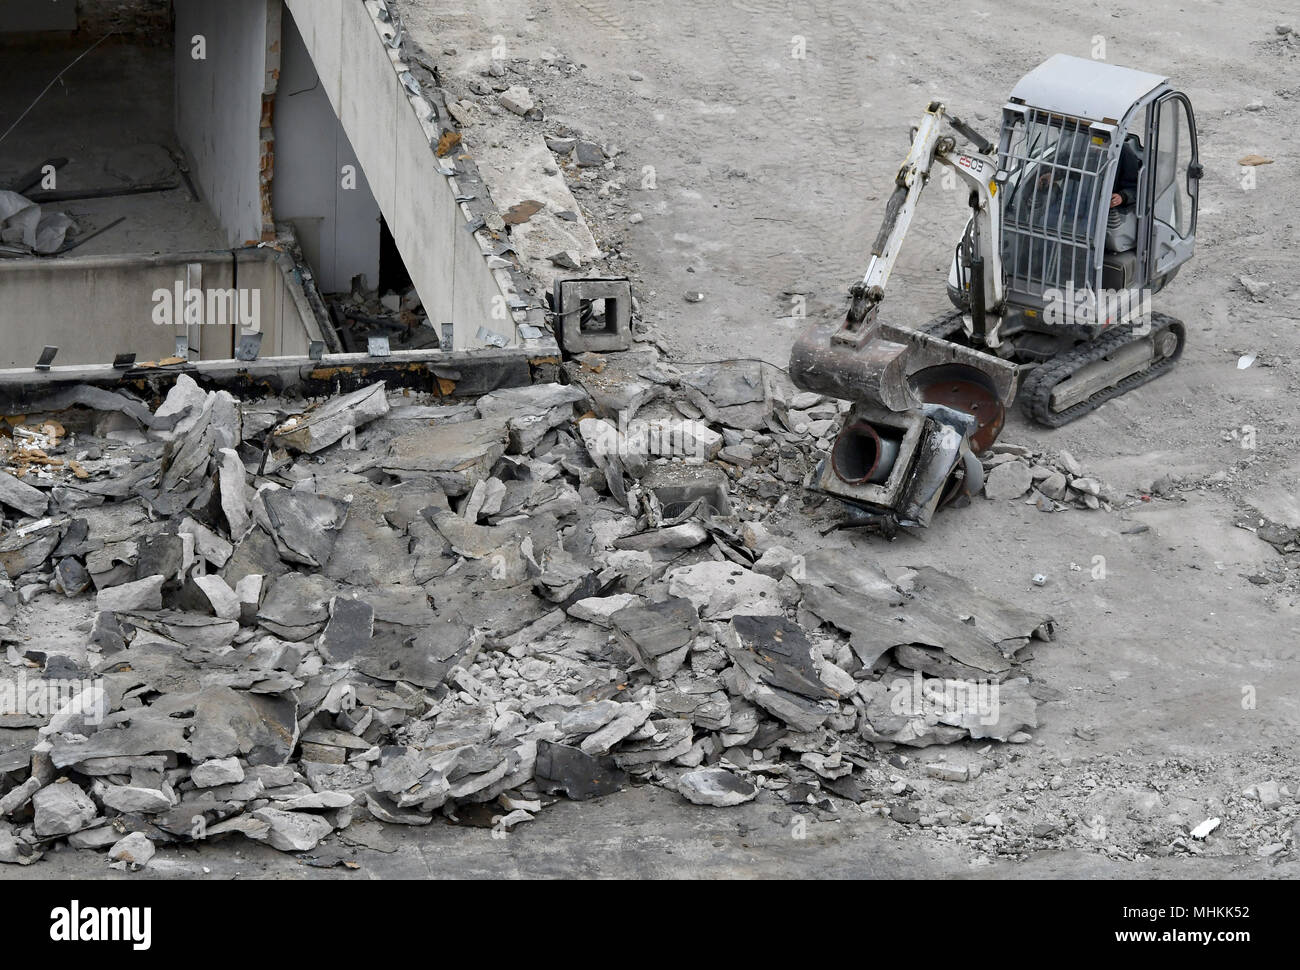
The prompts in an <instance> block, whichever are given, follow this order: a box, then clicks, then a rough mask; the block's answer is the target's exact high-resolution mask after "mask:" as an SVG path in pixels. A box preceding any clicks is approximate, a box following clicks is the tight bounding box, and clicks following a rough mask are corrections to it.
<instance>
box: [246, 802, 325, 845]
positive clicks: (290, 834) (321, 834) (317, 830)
mask: <svg viewBox="0 0 1300 970" xmlns="http://www.w3.org/2000/svg"><path fill="white" fill-rule="evenodd" d="M253 818H255V819H257V820H258V821H260V822H265V823H266V824H267V825H268V826H269V827H270V830H269V832H268V833H267V841H269V842H270V843H271V847H272V848H275V849H279V850H280V851H281V852H307V851H309V850H311V849H314V848H316V846H317V845H319V844H320V840H321V839H323V838H325V836H327V835H329V834H330V833H331V832H332V831H334V826H332V825H330V823H329V822H327V821H325V819H323V818H321V817H320V816H319V815H307V814H305V813H303V812H283V811H281V810H280V809H278V808H262V809H258V810H257V811H256V812H254V813H253Z"/></svg>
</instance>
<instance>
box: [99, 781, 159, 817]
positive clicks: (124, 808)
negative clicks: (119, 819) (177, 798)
mask: <svg viewBox="0 0 1300 970" xmlns="http://www.w3.org/2000/svg"><path fill="white" fill-rule="evenodd" d="M99 798H100V801H102V802H103V803H104V807H105V808H111V809H113V810H114V811H116V812H124V813H127V814H134V813H143V814H145V815H155V814H157V813H158V812H165V811H167V810H168V809H169V808H171V807H172V800H171V799H170V798H168V797H167V795H166V793H164V792H161V791H159V790H158V789H157V788H139V787H136V786H133V785H109V786H108V787H106V788H105V789H104V790H103V792H102V793H101V794H100V796H99Z"/></svg>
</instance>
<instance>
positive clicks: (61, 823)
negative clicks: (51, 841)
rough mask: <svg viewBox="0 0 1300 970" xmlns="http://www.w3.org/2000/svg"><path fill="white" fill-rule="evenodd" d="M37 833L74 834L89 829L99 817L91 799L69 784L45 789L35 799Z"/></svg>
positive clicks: (33, 799)
mask: <svg viewBox="0 0 1300 970" xmlns="http://www.w3.org/2000/svg"><path fill="white" fill-rule="evenodd" d="M32 809H33V810H34V813H35V823H34V827H35V830H36V834H37V835H39V836H42V837H50V836H56V835H71V834H72V833H73V832H80V831H81V830H82V829H84V828H87V827H88V826H89V825H90V823H91V822H92V821H94V819H95V817H96V816H97V815H98V814H99V811H98V809H96V807H95V803H94V802H93V801H91V799H90V796H89V795H87V794H86V793H85V792H84V791H82V790H81V789H80V788H79V787H77V785H75V784H73V783H72V782H70V781H66V780H60V781H58V782H56V783H55V784H53V785H49V786H48V787H45V788H42V789H41V790H40V791H38V792H37V793H36V794H35V796H33V798H32Z"/></svg>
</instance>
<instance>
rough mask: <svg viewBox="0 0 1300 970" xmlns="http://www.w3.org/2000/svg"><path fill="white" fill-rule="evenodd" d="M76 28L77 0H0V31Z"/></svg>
mask: <svg viewBox="0 0 1300 970" xmlns="http://www.w3.org/2000/svg"><path fill="white" fill-rule="evenodd" d="M76 29H77V0H0V33H17V32H21V31H29V30H32V31H36V30H76Z"/></svg>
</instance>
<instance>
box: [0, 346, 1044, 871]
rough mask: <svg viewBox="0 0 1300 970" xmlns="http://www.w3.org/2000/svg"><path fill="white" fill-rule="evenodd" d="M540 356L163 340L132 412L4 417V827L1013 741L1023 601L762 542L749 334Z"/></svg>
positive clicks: (806, 776) (759, 403) (74, 836)
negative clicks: (551, 375) (689, 357)
mask: <svg viewBox="0 0 1300 970" xmlns="http://www.w3.org/2000/svg"><path fill="white" fill-rule="evenodd" d="M566 369H568V373H569V374H570V376H571V380H570V383H568V384H564V385H561V384H542V385H534V386H529V387H519V388H507V389H501V390H498V391H495V392H493V393H491V394H488V395H486V396H484V397H482V398H480V399H479V400H477V401H474V402H448V401H445V400H439V399H437V398H434V397H427V398H426V397H424V396H420V395H413V394H410V393H403V392H396V391H391V390H389V389H387V388H386V387H385V386H384V385H383V384H382V383H380V384H375V385H372V386H370V387H364V388H361V389H359V390H355V391H352V392H350V393H346V394H339V395H337V396H334V397H332V398H329V399H326V400H323V401H320V402H318V403H316V404H314V405H311V406H307V405H304V404H303V403H302V402H293V401H280V400H262V401H243V402H241V401H239V400H237V399H235V398H234V397H232V396H231V395H230V394H229V393H227V392H225V391H220V390H217V391H205V390H203V389H201V388H200V387H198V385H197V384H195V382H194V381H192V380H191V379H190V378H189V377H187V376H181V377H180V378H179V379H178V380H177V382H176V384H175V386H174V388H173V389H172V390H171V391H170V392H169V393H168V394H167V396H166V399H165V400H164V401H163V402H162V404H161V406H160V407H158V408H157V409H156V410H154V411H150V410H148V409H147V408H145V407H143V406H142V405H141V404H140V402H138V401H135V400H133V399H131V398H129V397H127V396H126V395H125V394H120V393H115V392H108V391H92V390H91V389H86V388H82V389H78V390H77V391H74V392H63V393H62V394H60V395H56V396H53V397H51V398H50V399H49V400H48V401H44V402H32V404H31V406H30V407H29V408H28V409H27V412H26V415H25V416H24V418H23V419H22V420H19V421H16V420H13V419H11V420H10V426H15V425H16V427H15V428H14V430H15V437H14V442H16V443H21V442H22V441H23V440H26V441H28V442H29V443H30V441H31V440H32V439H31V437H30V435H20V434H17V433H16V431H17V428H18V427H21V428H25V429H27V430H28V431H29V432H31V434H42V435H44V437H42V438H40V439H39V440H40V443H41V444H42V445H44V447H43V448H41V449H39V450H40V451H41V454H42V456H43V460H42V461H37V462H36V463H33V460H32V455H31V454H30V453H28V454H27V457H26V458H25V459H23V460H21V461H18V460H16V459H15V455H17V453H18V452H17V451H16V450H12V449H11V450H10V451H9V452H8V453H7V454H6V455H4V456H0V460H3V462H4V466H3V470H0V503H3V506H4V509H3V511H4V514H5V515H6V516H7V517H8V518H7V521H6V525H5V527H4V529H3V532H0V638H2V640H3V644H4V647H5V651H6V659H7V669H6V670H4V671H3V672H0V694H3V693H4V691H5V690H8V691H9V693H8V694H7V695H6V696H5V697H4V698H0V699H2V700H3V701H4V707H3V712H2V713H0V861H3V862H10V863H17V864H27V863H30V862H33V861H36V860H37V859H39V858H40V856H41V854H42V853H43V852H45V851H48V850H49V849H50V848H51V846H53V845H54V844H56V843H62V842H65V841H66V843H67V844H68V845H69V846H73V847H77V848H96V849H99V848H102V849H109V850H110V856H111V857H112V859H113V860H114V864H115V865H119V866H123V867H133V868H134V867H138V866H140V865H144V864H147V862H148V859H149V856H150V855H152V851H153V848H154V846H156V845H161V844H166V843H192V842H196V841H200V840H203V839H208V838H216V837H220V836H225V835H228V834H231V833H238V834H239V835H242V836H244V837H245V838H248V839H252V840H256V841H260V842H265V843H267V844H269V845H271V846H273V847H275V848H276V849H280V850H283V851H286V852H312V851H324V848H327V847H324V848H322V849H321V850H318V849H317V847H318V846H319V845H320V843H321V841H322V840H323V839H326V838H327V837H328V836H330V835H331V833H334V832H336V831H338V830H344V829H346V828H347V827H348V826H349V825H350V824H351V823H353V822H354V821H365V820H367V819H375V820H378V821H381V822H385V823H396V824H401V825H425V824H428V823H430V822H431V821H433V820H434V819H435V818H446V819H449V820H452V821H458V822H461V823H465V824H477V825H485V826H486V825H496V826H500V827H502V828H505V829H507V830H508V829H510V828H512V827H513V826H514V825H516V824H518V823H520V822H524V821H527V820H529V819H531V818H533V817H534V816H535V815H536V813H537V812H538V811H540V810H541V809H542V808H543V807H544V806H546V805H548V804H551V803H553V802H554V801H555V800H556V798H557V797H559V796H564V797H567V798H570V799H588V798H593V797H596V796H600V795H604V794H607V793H609V792H612V791H615V790H618V789H620V788H622V787H625V786H627V785H629V784H632V783H653V784H657V785H660V786H663V787H665V788H668V789H670V790H674V791H676V792H679V793H680V794H681V795H682V796H683V797H685V798H686V799H688V800H689V801H691V802H694V803H697V804H702V805H713V806H728V805H736V804H740V803H742V802H746V801H749V800H751V799H754V798H755V797H756V796H758V795H759V794H760V792H765V793H766V794H765V795H764V797H765V798H775V799H778V800H780V801H782V802H785V803H788V804H790V805H791V806H794V807H795V808H796V809H797V810H801V811H817V812H832V813H833V812H837V811H845V810H848V809H849V807H850V806H854V805H856V806H860V807H861V809H862V810H866V811H872V810H877V809H874V808H872V806H873V805H883V802H878V801H876V799H877V798H878V797H879V796H880V795H881V794H882V790H883V788H884V787H885V786H886V785H887V780H886V778H885V775H884V774H883V773H882V772H881V770H880V768H879V765H880V763H881V759H882V758H884V754H883V753H882V752H883V751H887V750H889V749H890V748H891V747H892V746H894V745H899V744H901V745H910V746H926V745H932V744H948V743H952V742H955V741H959V740H961V739H965V738H977V739H993V740H998V741H1009V742H1020V741H1024V740H1027V738H1028V735H1027V734H1026V733H1025V730H1026V729H1027V728H1033V727H1035V726H1036V723H1037V722H1036V703H1035V700H1034V694H1033V690H1032V685H1031V684H1030V683H1029V680H1028V677H1027V675H1026V673H1025V672H1024V670H1023V667H1022V666H1021V661H1022V660H1023V659H1025V658H1026V656H1027V655H1028V653H1029V652H1030V651H1028V650H1026V649H1025V648H1026V647H1027V646H1029V644H1030V643H1031V641H1032V640H1033V639H1035V638H1037V639H1050V638H1051V637H1052V622H1051V619H1050V618H1049V617H1046V616H1044V615H1041V614H1036V613H1029V612H1025V611H1023V610H1020V609H1017V608H1015V607H1013V606H1011V605H1009V604H1007V603H1004V602H1001V601H998V600H996V599H993V598H991V597H988V596H986V595H984V594H982V593H980V592H978V591H977V590H975V589H973V588H971V587H969V586H968V585H966V584H965V583H963V582H961V581H960V580H957V579H955V578H953V577H950V576H947V575H944V574H943V573H940V572H938V571H936V570H934V569H931V568H929V567H918V568H915V569H907V570H904V571H902V572H899V573H894V574H890V575H886V574H885V573H884V572H882V571H881V570H879V569H877V568H875V567H873V566H871V565H868V564H866V563H864V562H862V561H861V559H860V558H859V557H858V556H857V555H856V554H854V553H853V552H851V551H849V550H848V549H847V548H836V547H834V546H832V545H830V544H827V545H825V546H824V547H821V548H818V549H816V550H815V551H801V550H799V549H797V548H793V546H794V545H796V543H794V541H793V540H791V539H789V538H787V537H785V536H783V534H782V531H783V530H782V529H781V526H780V519H779V516H778V515H777V514H776V512H777V511H779V509H781V508H783V507H784V506H785V504H786V501H787V499H788V497H789V495H791V494H793V495H795V496H796V497H798V495H799V485H800V482H801V480H802V477H803V475H804V474H805V473H806V471H805V466H806V461H805V456H804V455H803V454H802V452H800V451H799V449H797V448H793V446H791V445H790V443H789V439H794V438H800V439H804V440H810V439H809V438H808V433H807V429H806V428H802V429H798V430H795V429H794V428H793V427H790V422H791V420H792V419H791V418H790V411H791V409H790V408H789V407H787V406H786V404H785V402H784V400H783V398H782V394H783V392H782V391H781V389H780V388H777V387H775V386H774V385H773V384H772V383H771V382H770V379H769V378H768V377H767V376H765V375H764V374H763V372H762V371H761V370H752V369H746V368H745V367H743V366H740V365H737V366H721V365H710V366H709V367H708V368H705V369H703V370H699V369H689V368H688V369H683V370H680V371H674V370H673V369H672V368H671V367H668V366H667V365H666V364H662V363H661V362H658V361H656V360H652V359H649V358H638V356H637V355H636V354H624V355H620V356H619V357H618V358H610V359H609V360H608V361H603V359H602V360H597V359H594V358H588V359H586V360H585V361H572V362H569V364H567V365H566ZM800 403H805V402H800ZM806 403H807V404H808V405H809V406H808V407H806V408H804V409H803V410H805V411H806V412H807V420H812V421H824V420H831V419H830V418H824V417H821V414H822V413H823V410H825V408H824V407H823V406H822V405H821V404H820V403H819V402H806ZM829 407H830V408H834V407H835V406H834V405H833V404H831V405H829ZM611 409H612V410H611ZM794 410H799V409H794ZM826 413H827V414H829V411H826ZM55 419H57V423H56V421H55ZM793 420H794V421H795V424H796V425H797V424H800V423H803V422H804V421H805V420H806V419H805V417H802V416H800V417H797V418H796V419H793ZM32 428H38V429H44V431H31V429H32ZM27 451H28V452H30V451H31V449H30V448H28V449H27ZM760 467H761V468H762V469H764V470H763V471H762V474H763V475H764V476H765V478H764V480H762V481H756V482H755V481H751V482H750V483H749V484H750V485H753V486H754V487H753V488H750V487H748V486H746V485H744V484H743V483H744V482H745V481H746V476H747V475H748V476H754V475H757V474H759V472H758V469H759V468H760ZM17 476H21V477H17ZM769 483H770V484H769ZM732 486H735V487H736V489H737V491H740V492H743V493H744V494H745V497H744V498H742V499H741V500H739V501H737V500H734V497H733V496H732V494H731V492H732ZM765 492H766V498H764V494H765ZM6 685H10V686H6ZM12 685H16V686H12ZM33 685H36V687H35V688H34V687H33ZM42 685H44V686H45V688H46V689H45V690H41V689H39V688H40V687H41V686H42ZM63 685H75V686H71V687H68V689H66V690H63V691H62V692H60V693H57V694H56V693H55V692H54V688H55V687H56V686H59V687H60V688H62V686H63ZM51 697H54V698H55V699H54V700H50V698H51ZM33 698H36V699H37V700H42V699H43V701H44V706H43V707H42V706H41V704H39V703H38V704H35V705H34V704H33ZM13 702H18V703H13ZM879 810H882V811H884V810H885V809H879ZM340 837H342V838H346V833H340Z"/></svg>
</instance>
